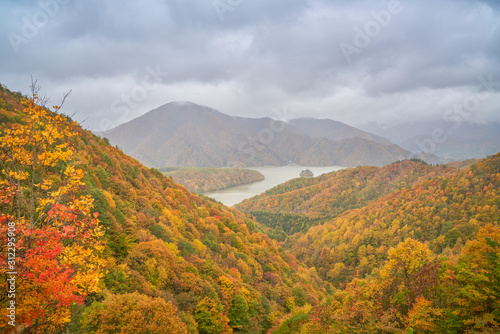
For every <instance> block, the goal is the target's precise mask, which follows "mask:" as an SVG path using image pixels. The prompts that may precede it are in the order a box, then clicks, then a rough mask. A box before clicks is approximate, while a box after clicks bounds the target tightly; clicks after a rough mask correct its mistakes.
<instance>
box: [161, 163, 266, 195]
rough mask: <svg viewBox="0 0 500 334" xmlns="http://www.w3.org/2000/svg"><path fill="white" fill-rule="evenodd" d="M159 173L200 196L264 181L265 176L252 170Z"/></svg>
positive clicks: (183, 169)
mask: <svg viewBox="0 0 500 334" xmlns="http://www.w3.org/2000/svg"><path fill="white" fill-rule="evenodd" d="M159 171H160V172H162V173H163V174H164V175H166V176H171V177H172V178H173V179H174V181H175V182H176V183H178V184H182V185H183V186H184V187H186V189H187V190H189V191H191V192H195V193H198V194H200V193H205V192H210V191H217V190H221V189H225V188H229V187H234V186H238V185H241V184H248V183H254V182H257V181H262V180H264V175H262V174H261V173H260V172H258V171H256V170H251V169H238V168H203V167H164V168H160V169H159Z"/></svg>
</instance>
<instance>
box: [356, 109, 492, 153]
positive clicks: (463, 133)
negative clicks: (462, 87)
mask: <svg viewBox="0 0 500 334" xmlns="http://www.w3.org/2000/svg"><path fill="white" fill-rule="evenodd" d="M363 128H364V129H366V130H367V131H370V132H373V133H376V134H378V135H380V136H384V137H386V138H389V139H390V140H391V141H392V142H393V143H395V144H397V145H399V146H401V147H402V148H404V149H406V150H409V151H412V152H422V151H424V152H429V153H433V154H435V155H437V156H439V157H440V158H442V159H444V160H445V161H454V160H464V159H480V158H485V157H486V156H488V155H493V154H496V153H497V152H499V151H500V123H497V122H489V123H483V124H481V123H472V122H466V121H464V120H462V119H460V118H454V119H449V120H429V121H416V122H406V123H402V124H397V125H394V126H390V127H383V126H381V125H378V124H370V125H366V126H364V127H363Z"/></svg>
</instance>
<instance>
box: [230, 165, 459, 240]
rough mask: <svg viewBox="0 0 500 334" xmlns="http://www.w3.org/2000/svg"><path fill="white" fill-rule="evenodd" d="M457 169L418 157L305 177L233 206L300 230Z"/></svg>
mask: <svg viewBox="0 0 500 334" xmlns="http://www.w3.org/2000/svg"><path fill="white" fill-rule="evenodd" d="M455 172H456V170H455V169H453V168H448V167H446V166H430V165H426V164H425V163H423V162H421V161H401V162H396V163H393V164H390V165H387V166H384V167H380V168H379V167H368V166H363V167H357V168H351V169H345V170H340V171H336V172H332V173H328V174H324V175H321V176H318V177H316V178H310V179H304V178H301V179H294V180H290V181H288V182H286V183H284V184H281V185H279V186H277V187H274V188H272V189H270V190H268V191H266V192H265V193H263V194H261V195H257V196H255V197H253V198H250V199H247V200H244V201H243V202H242V203H240V204H237V205H236V208H237V209H238V210H241V211H244V212H248V213H251V214H253V215H254V216H255V217H256V218H257V220H258V221H259V222H261V223H263V224H265V225H267V226H269V227H272V228H278V229H279V230H283V232H285V233H287V234H292V233H295V232H300V231H302V232H305V230H307V228H308V227H310V226H311V225H312V224H320V223H322V222H325V221H327V220H328V219H331V218H334V217H336V216H338V215H340V214H342V213H343V212H345V211H347V210H350V209H356V208H362V207H364V206H365V205H367V204H368V203H370V202H373V201H375V200H377V199H379V198H381V197H383V196H385V195H387V194H390V193H392V192H395V191H397V190H400V189H402V188H407V187H411V186H412V185H413V184H414V183H416V182H418V181H421V180H425V179H427V178H434V177H437V176H444V175H450V174H452V173H455Z"/></svg>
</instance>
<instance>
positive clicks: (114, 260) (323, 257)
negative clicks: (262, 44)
mask: <svg viewBox="0 0 500 334" xmlns="http://www.w3.org/2000/svg"><path fill="white" fill-rule="evenodd" d="M0 163H1V165H0V210H1V211H0V224H1V225H0V247H1V256H0V271H1V273H0V274H1V275H0V276H1V279H0V288H1V294H0V299H1V308H0V314H1V318H2V322H1V323H0V326H1V327H0V332H1V333H61V334H62V333H96V334H97V333H123V334H125V333H130V334H131V333H169V334H181V333H182V334H187V333H189V334H220V333H224V334H226V333H248V334H260V333H262V334H265V333H269V334H271V333H272V334H292V333H300V334H327V333H408V334H409V333H498V332H500V226H499V223H500V210H499V209H500V153H499V154H496V155H492V156H488V157H487V158H484V159H479V160H475V161H471V162H470V163H467V164H460V168H457V165H456V164H455V165H454V164H448V165H446V164H443V165H430V164H427V163H425V162H424V161H422V160H419V159H409V160H401V161H395V162H393V163H391V164H387V165H385V166H383V167H374V166H359V167H354V168H346V169H342V170H339V171H336V172H332V173H328V174H324V175H321V176H317V177H310V178H297V179H293V180H290V181H288V182H286V183H284V184H281V185H279V186H277V187H274V188H272V189H270V190H268V191H266V192H265V193H263V194H261V195H258V196H255V197H253V198H250V199H247V200H245V201H243V202H242V203H240V204H238V205H236V206H235V207H234V208H229V207H226V206H224V205H223V204H222V203H219V202H217V201H215V200H213V199H211V198H208V197H205V196H202V195H197V194H195V193H193V192H191V191H195V192H198V191H199V192H202V191H206V190H208V189H209V188H208V187H209V186H211V185H210V182H211V183H212V184H214V183H215V186H216V187H219V188H221V187H225V186H230V185H232V182H233V179H234V178H236V179H238V182H239V183H245V182H253V181H256V180H261V179H262V176H261V175H259V174H258V173H248V172H245V171H242V170H239V171H237V172H229V171H224V170H222V171H221V170H205V169H203V170H201V172H202V173H193V170H189V169H164V170H157V169H155V168H147V167H145V166H144V165H142V164H141V163H140V162H139V161H137V160H135V159H134V158H132V157H130V156H128V155H126V154H124V153H123V152H122V151H121V150H120V148H119V147H115V146H112V145H110V144H109V141H108V140H107V139H106V138H103V137H100V136H97V135H95V134H93V133H92V132H90V131H87V130H84V129H83V128H82V127H81V125H79V124H78V123H77V122H75V121H73V120H72V119H71V118H70V117H68V116H65V115H64V114H63V113H62V112H61V110H60V106H53V107H52V106H49V104H48V101H47V99H46V98H44V96H43V95H42V94H41V93H40V92H39V87H38V86H37V85H36V82H35V83H33V86H32V87H31V92H30V94H27V95H23V94H21V93H16V92H12V91H10V90H8V89H7V88H5V87H3V86H2V87H0ZM198 172H200V170H198ZM169 173H171V175H170V174H169ZM214 173H215V174H214ZM217 173H218V174H217ZM231 173H232V174H231ZM214 175H215V176H214ZM198 178H200V180H198ZM180 179H182V180H183V181H182V182H183V183H184V184H185V185H186V186H183V185H180V184H178V183H177V182H178V181H179V180H180ZM220 179H223V180H222V181H221V182H219V183H220V184H219V183H218V181H217V180H220ZM207 180H211V181H210V182H208V183H207ZM187 188H188V189H189V190H188V189H187ZM210 189H211V188H210Z"/></svg>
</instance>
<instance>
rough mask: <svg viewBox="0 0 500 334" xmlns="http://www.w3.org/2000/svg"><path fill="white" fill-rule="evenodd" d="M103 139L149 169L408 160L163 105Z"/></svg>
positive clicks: (377, 148)
mask: <svg viewBox="0 0 500 334" xmlns="http://www.w3.org/2000/svg"><path fill="white" fill-rule="evenodd" d="M345 129H347V126H346V127H345V128H344V130H345ZM349 131H351V130H350V129H349ZM352 131H354V130H352ZM359 132H360V131H356V133H355V134H357V133H359ZM102 135H103V136H105V137H107V138H109V140H110V142H111V143H112V144H113V145H118V146H119V147H120V148H122V149H123V150H124V152H125V153H127V154H130V155H131V156H133V157H135V158H136V159H138V160H140V161H142V162H143V163H144V164H145V165H148V166H153V167H165V166H191V167H227V166H229V167H237V166H262V165H286V164H288V163H289V162H293V163H296V164H300V165H307V166H313V165H318V166H334V165H337V166H358V165H366V164H369V165H384V164H387V163H390V162H393V161H396V160H400V159H405V158H409V157H410V156H411V155H412V154H411V153H410V152H408V151H405V150H403V149H401V148H400V147H398V146H396V145H383V144H380V143H377V142H374V141H372V140H369V139H363V138H359V137H355V136H354V137H350V138H344V139H342V140H340V141H333V140H330V139H327V138H314V137H311V136H308V135H307V134H305V133H303V132H301V131H299V130H298V129H297V128H295V127H293V126H292V125H289V124H286V123H283V122H280V121H275V120H272V119H270V118H259V119H252V118H242V117H231V116H228V115H225V114H222V113H220V112H219V111H217V110H215V109H211V108H208V107H205V106H200V105H196V104H194V103H191V102H171V103H168V104H165V105H163V106H161V107H159V108H156V109H154V110H152V111H150V112H148V113H146V114H145V115H143V116H141V117H138V118H136V119H134V120H132V121H130V122H128V123H125V124H122V125H119V126H117V127H116V128H114V129H111V130H108V131H106V132H104V133H103V134H102ZM345 136H346V134H343V135H342V136H341V137H345Z"/></svg>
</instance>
